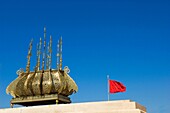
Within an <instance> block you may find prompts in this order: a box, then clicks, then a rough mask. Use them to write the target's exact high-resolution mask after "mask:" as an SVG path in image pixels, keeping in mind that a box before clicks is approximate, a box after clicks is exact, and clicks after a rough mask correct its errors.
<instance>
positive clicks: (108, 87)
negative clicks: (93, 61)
mask: <svg viewBox="0 0 170 113" xmlns="http://www.w3.org/2000/svg"><path fill="white" fill-rule="evenodd" d="M107 89H108V92H107V93H108V101H109V100H110V91H109V89H110V84H109V75H107Z"/></svg>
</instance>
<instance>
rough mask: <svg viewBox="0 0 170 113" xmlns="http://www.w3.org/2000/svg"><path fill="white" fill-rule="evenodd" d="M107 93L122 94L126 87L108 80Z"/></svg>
mask: <svg viewBox="0 0 170 113" xmlns="http://www.w3.org/2000/svg"><path fill="white" fill-rule="evenodd" d="M109 87H110V88H109V89H110V90H109V92H110V93H118V92H124V91H126V87H125V86H124V85H123V84H122V83H120V82H118V81H115V80H109Z"/></svg>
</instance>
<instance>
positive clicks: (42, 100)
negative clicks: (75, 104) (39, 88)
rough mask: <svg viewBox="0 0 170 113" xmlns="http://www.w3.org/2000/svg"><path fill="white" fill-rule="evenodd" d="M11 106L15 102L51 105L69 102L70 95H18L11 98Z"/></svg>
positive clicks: (24, 104) (27, 104)
mask: <svg viewBox="0 0 170 113" xmlns="http://www.w3.org/2000/svg"><path fill="white" fill-rule="evenodd" d="M10 103H11V107H13V105H14V104H18V105H23V106H36V105H49V104H69V103H71V100H70V98H69V97H67V96H64V95H59V94H46V95H38V96H26V97H16V98H12V100H11V102H10Z"/></svg>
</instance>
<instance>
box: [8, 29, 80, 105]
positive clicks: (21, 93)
mask: <svg viewBox="0 0 170 113" xmlns="http://www.w3.org/2000/svg"><path fill="white" fill-rule="evenodd" d="M32 43H33V40H31V42H30V45H29V51H28V56H27V59H28V61H27V66H26V72H24V71H23V70H22V69H20V70H18V71H17V74H18V77H17V78H16V79H15V80H14V81H12V82H11V83H10V84H9V85H8V87H7V88H6V93H7V94H9V93H10V94H11V95H12V96H13V99H14V100H15V99H21V98H27V97H29V98H30V97H31V98H33V97H35V96H39V97H41V98H42V97H44V95H54V94H57V95H62V96H64V97H67V96H69V95H71V94H72V93H74V92H77V91H78V87H77V85H76V83H75V82H74V80H73V79H72V78H71V77H70V76H69V75H68V73H69V68H68V67H67V66H66V67H65V68H64V69H62V38H60V40H59V41H58V45H57V47H58V50H57V51H58V52H57V68H56V69H52V68H51V61H52V60H51V59H52V58H51V54H52V37H51V36H50V43H48V47H46V29H45V28H44V44H43V48H42V41H41V38H40V42H39V43H38V44H37V63H36V68H35V70H34V71H30V59H31V51H32ZM46 48H47V49H46ZM42 49H43V51H42ZM41 51H42V52H41ZM41 54H42V56H43V57H42V69H40V67H41V66H40V63H41V62H40V61H41V58H40V56H41ZM45 64H46V66H45ZM45 68H46V69H45ZM36 98H37V97H36ZM21 102H22V101H21ZM21 105H22V104H21ZM23 105H28V104H23Z"/></svg>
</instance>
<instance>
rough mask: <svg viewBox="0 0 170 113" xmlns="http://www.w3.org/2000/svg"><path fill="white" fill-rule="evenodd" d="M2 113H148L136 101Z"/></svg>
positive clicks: (1, 111)
mask: <svg viewBox="0 0 170 113" xmlns="http://www.w3.org/2000/svg"><path fill="white" fill-rule="evenodd" d="M14 107H15V106H14ZM0 113H146V108H145V107H144V106H142V105H140V104H138V103H136V102H134V101H130V100H117V101H102V102H85V103H72V104H59V105H44V106H33V107H20V108H7V109H0Z"/></svg>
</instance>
